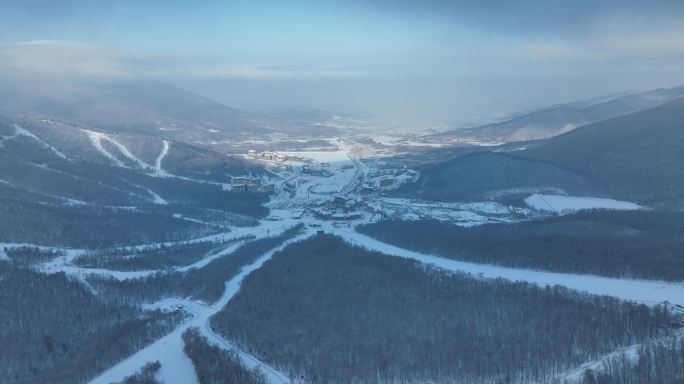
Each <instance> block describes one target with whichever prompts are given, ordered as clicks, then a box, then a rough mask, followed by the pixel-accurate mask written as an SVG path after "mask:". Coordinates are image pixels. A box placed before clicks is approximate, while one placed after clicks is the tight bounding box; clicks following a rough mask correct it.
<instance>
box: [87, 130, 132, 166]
mask: <svg viewBox="0 0 684 384" xmlns="http://www.w3.org/2000/svg"><path fill="white" fill-rule="evenodd" d="M82 131H83V132H85V133H86V134H87V135H88V138H89V139H90V143H91V144H92V145H93V146H94V147H95V149H97V150H98V152H100V153H101V154H103V155H104V156H105V157H106V158H108V159H109V160H111V161H112V162H113V163H114V164H115V165H116V166H118V167H122V168H128V167H127V166H126V164H124V163H123V161H121V160H119V159H117V158H116V157H115V156H114V155H112V154H111V153H109V151H107V150H106V149H105V148H104V147H103V146H102V139H103V138H104V137H106V136H105V135H104V134H103V133H100V132H94V131H89V130H87V129H82Z"/></svg>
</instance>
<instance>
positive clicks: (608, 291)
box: [327, 226, 684, 305]
mask: <svg viewBox="0 0 684 384" xmlns="http://www.w3.org/2000/svg"><path fill="white" fill-rule="evenodd" d="M327 231H330V232H332V233H334V234H337V235H339V236H341V237H342V238H343V239H345V240H346V241H348V242H349V243H351V244H355V245H359V246H362V247H364V248H367V249H370V250H373V251H378V252H381V253H384V254H386V255H391V256H398V257H403V258H408V259H413V260H417V261H419V262H421V263H424V264H428V265H432V266H435V267H437V268H441V269H446V270H449V271H457V272H466V273H470V274H472V275H474V276H480V277H484V278H494V279H495V278H503V279H507V280H511V281H527V282H530V283H534V284H537V285H540V286H554V285H561V286H564V287H567V288H570V289H575V290H578V291H581V292H587V293H590V294H595V295H609V296H613V297H617V298H619V299H622V300H628V301H634V302H639V303H644V304H649V305H655V304H658V303H661V302H663V301H665V300H669V301H670V302H673V303H684V284H682V283H669V282H662V281H648V280H631V279H616V278H609V277H601V276H594V275H577V274H569V273H557V272H546V271H535V270H529V269H517V268H507V267H500V266H495V265H488V264H476V263H469V262H464V261H457V260H452V259H446V258H442V257H437V256H432V255H427V254H423V253H419V252H414V251H409V250H406V249H403V248H399V247H396V246H393V245H390V244H386V243H383V242H380V241H378V240H375V239H373V238H371V237H369V236H366V235H362V234H360V233H358V232H355V231H354V230H353V229H350V228H335V227H333V226H328V227H327Z"/></svg>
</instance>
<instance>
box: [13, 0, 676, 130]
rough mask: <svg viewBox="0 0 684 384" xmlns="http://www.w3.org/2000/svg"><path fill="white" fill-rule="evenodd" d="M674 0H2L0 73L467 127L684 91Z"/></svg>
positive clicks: (233, 103)
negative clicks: (599, 101) (116, 82)
mask: <svg viewBox="0 0 684 384" xmlns="http://www.w3.org/2000/svg"><path fill="white" fill-rule="evenodd" d="M683 20H684V1H679V0H676V1H675V0H652V1H636V0H621V1H617V0H603V1H596V0H593V1H588V0H574V1H561V0H517V1H507V0H499V1H482V0H480V1H465V0H420V1H419V0H393V1H390V0H375V1H369V0H345V1H341V0H318V1H309V0H300V1H289V0H269V1H257V0H253V1H211V0H208V1H190V0H187V1H181V0H165V1H142V0H122V1H114V0H90V1H87V0H59V1H55V0H24V1H19V0H3V1H2V2H0V75H2V74H11V76H12V77H14V76H24V77H31V78H36V77H40V76H49V77H56V78H65V79H69V78H76V77H107V78H138V77H144V78H155V79H160V80H163V81H168V82H170V83H173V84H176V85H179V86H182V87H185V88H188V89H190V90H192V91H194V92H197V93H200V94H203V95H206V96H209V97H211V98H214V99H216V100H217V101H220V102H223V103H225V104H229V105H231V106H234V107H239V108H245V109H251V110H257V109H278V108H285V107H289V106H295V105H296V106H311V107H317V108H323V109H332V110H338V111H343V112H358V113H364V114H370V115H377V116H379V117H382V118H385V119H390V120H397V121H416V122H417V121H420V122H426V123H427V122H440V121H448V122H467V121H471V120H477V119H480V118H482V119H488V118H492V117H494V116H497V115H498V114H501V113H506V112H512V111H515V110H519V109H528V108H534V107H539V106H543V105H547V104H552V103H557V102H564V101H571V100H575V99H581V98H589V97H593V96H598V95H601V94H607V93H612V92H621V91H630V90H639V89H650V88H656V87H669V86H676V85H681V84H684V67H683V65H682V63H684V22H682V21H683Z"/></svg>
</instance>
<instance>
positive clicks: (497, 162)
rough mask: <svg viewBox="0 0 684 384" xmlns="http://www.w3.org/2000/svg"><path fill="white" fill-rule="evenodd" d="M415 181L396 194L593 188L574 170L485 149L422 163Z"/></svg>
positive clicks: (449, 195) (474, 197)
mask: <svg viewBox="0 0 684 384" xmlns="http://www.w3.org/2000/svg"><path fill="white" fill-rule="evenodd" d="M420 171H421V178H420V180H419V181H418V182H417V183H414V184H407V185H406V186H405V187H403V188H401V189H400V190H399V191H398V192H396V194H398V195H400V196H409V197H417V198H422V199H426V200H438V201H482V200H490V199H496V198H501V197H504V196H507V195H512V194H513V195H517V194H530V193H536V192H555V193H563V192H565V193H571V194H583V193H590V192H595V191H593V188H592V185H591V183H590V182H589V181H588V180H586V179H585V178H584V177H582V176H580V175H578V174H577V173H575V172H572V171H568V170H565V169H562V168H559V167H556V166H554V165H550V164H543V163H541V162H537V161H531V160H527V159H524V158H520V157H518V156H512V155H510V154H507V153H496V152H485V153H474V154H468V155H465V156H462V157H457V158H455V159H451V160H447V161H444V162H440V163H435V164H430V165H427V166H424V167H423V168H422V169H421V170H420Z"/></svg>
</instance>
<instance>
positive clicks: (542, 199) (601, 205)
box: [525, 193, 642, 213]
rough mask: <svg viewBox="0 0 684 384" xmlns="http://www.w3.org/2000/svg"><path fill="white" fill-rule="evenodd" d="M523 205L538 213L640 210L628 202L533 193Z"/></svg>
mask: <svg viewBox="0 0 684 384" xmlns="http://www.w3.org/2000/svg"><path fill="white" fill-rule="evenodd" d="M525 204H527V205H528V206H530V207H531V208H534V209H536V210H539V211H547V212H555V213H570V212H576V211H580V210H586V209H617V210H634V209H641V208H642V207H640V206H639V205H637V204H634V203H630V202H628V201H618V200H613V199H601V198H597V197H575V196H563V195H545V194H540V193H535V194H533V195H531V196H530V197H528V198H526V199H525Z"/></svg>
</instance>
